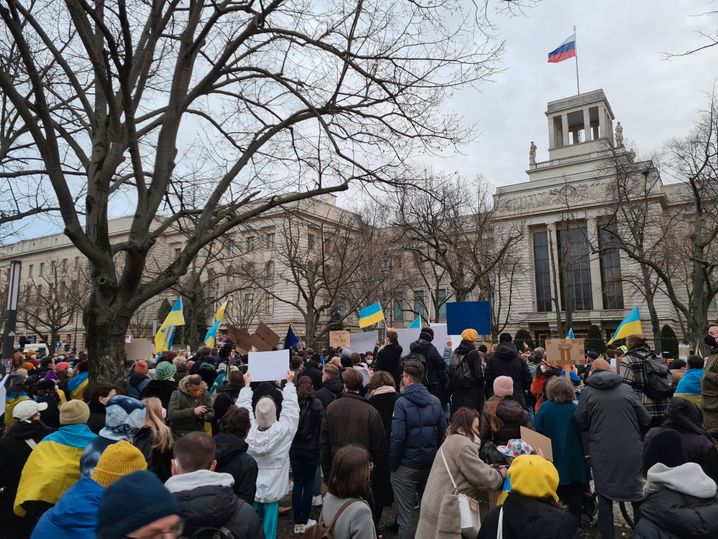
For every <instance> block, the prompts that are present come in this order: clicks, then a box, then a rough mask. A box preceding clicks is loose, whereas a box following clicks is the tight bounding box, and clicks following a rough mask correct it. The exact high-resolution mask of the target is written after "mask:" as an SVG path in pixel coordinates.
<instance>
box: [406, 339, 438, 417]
mask: <svg viewBox="0 0 718 539" xmlns="http://www.w3.org/2000/svg"><path fill="white" fill-rule="evenodd" d="M433 340H434V330H433V329H431V328H430V327H425V328H422V329H421V333H419V340H418V341H415V342H413V343H411V344H410V345H409V351H410V353H409V356H411V357H405V358H404V361H407V360H409V359H411V360H414V361H419V362H420V363H421V364H422V365H423V366H424V368H425V369H426V379H427V380H428V383H426V384H424V385H426V388H427V389H428V390H429V393H431V394H432V395H434V396H435V397H436V398H438V399H439V401H441V406H442V407H444V408H445V407H446V404H447V402H448V401H449V398H448V395H447V387H448V384H449V377H448V374H447V372H446V362H445V361H444V358H443V356H442V355H441V354H440V353H439V351H438V350H437V349H436V347H435V346H434V345H433V344H432V341H433ZM447 413H448V412H447Z"/></svg>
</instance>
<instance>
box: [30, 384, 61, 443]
mask: <svg viewBox="0 0 718 539" xmlns="http://www.w3.org/2000/svg"><path fill="white" fill-rule="evenodd" d="M50 372H52V371H50ZM56 387H57V386H56V385H55V382H53V381H52V380H40V381H39V382H38V383H37V384H36V385H35V399H34V400H35V402H42V403H44V404H45V405H46V408H45V409H44V410H43V411H42V412H40V421H42V422H43V424H45V425H47V426H48V427H50V428H51V429H59V428H60V406H59V404H60V403H59V397H58V396H57V392H56Z"/></svg>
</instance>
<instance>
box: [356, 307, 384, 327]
mask: <svg viewBox="0 0 718 539" xmlns="http://www.w3.org/2000/svg"><path fill="white" fill-rule="evenodd" d="M382 320H384V311H382V310H381V304H380V303H379V302H376V303H374V304H372V305H369V306H368V307H364V308H363V309H362V310H360V311H359V327H360V328H366V327H369V326H373V325H374V324H377V323H379V322H381V321H382Z"/></svg>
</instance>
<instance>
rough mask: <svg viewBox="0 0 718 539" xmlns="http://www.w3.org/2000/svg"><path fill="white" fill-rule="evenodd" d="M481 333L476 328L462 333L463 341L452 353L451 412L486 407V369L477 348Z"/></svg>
mask: <svg viewBox="0 0 718 539" xmlns="http://www.w3.org/2000/svg"><path fill="white" fill-rule="evenodd" d="M478 339H479V334H478V333H477V331H476V330H475V329H465V330H464V331H463V332H462V333H461V343H460V344H459V346H458V347H457V348H456V350H454V352H453V353H452V355H451V365H450V367H449V382H450V383H451V387H452V390H453V391H452V394H451V413H452V414H453V413H454V412H456V410H458V409H459V408H463V407H466V408H472V409H474V410H476V411H477V412H479V413H481V411H482V410H483V409H484V370H483V367H482V361H481V354H480V353H479V351H478V350H477V349H476V341H477V340H478Z"/></svg>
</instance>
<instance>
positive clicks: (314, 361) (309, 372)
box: [297, 354, 322, 391]
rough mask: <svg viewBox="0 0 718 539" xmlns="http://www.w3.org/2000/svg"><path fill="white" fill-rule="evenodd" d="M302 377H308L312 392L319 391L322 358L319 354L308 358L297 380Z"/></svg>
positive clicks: (320, 386)
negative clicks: (312, 387) (312, 388)
mask: <svg viewBox="0 0 718 539" xmlns="http://www.w3.org/2000/svg"><path fill="white" fill-rule="evenodd" d="M303 376H308V377H309V378H310V379H311V381H312V385H313V386H314V391H319V390H320V389H321V388H322V358H321V356H320V355H319V354H312V355H310V356H309V360H308V361H307V362H306V364H305V365H304V370H303V371H302V372H301V374H300V375H299V378H297V380H300V379H301V378H302V377H303Z"/></svg>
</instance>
